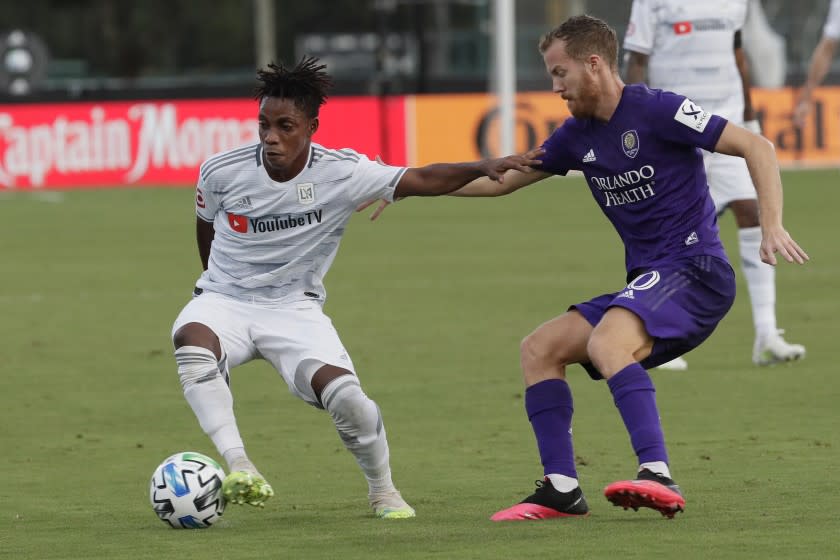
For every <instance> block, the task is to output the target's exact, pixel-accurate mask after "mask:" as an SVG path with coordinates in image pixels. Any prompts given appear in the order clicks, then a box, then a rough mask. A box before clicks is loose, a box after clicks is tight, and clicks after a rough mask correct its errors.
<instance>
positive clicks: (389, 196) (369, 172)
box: [350, 154, 407, 204]
mask: <svg viewBox="0 0 840 560" xmlns="http://www.w3.org/2000/svg"><path fill="white" fill-rule="evenodd" d="M406 169H407V168H406V167H395V166H392V165H384V164H381V163H378V162H375V161H371V160H370V159H369V158H368V157H367V156H365V155H363V154H359V161H358V163H357V164H356V170H355V171H354V172H353V185H352V188H351V189H350V199H351V201H352V202H353V204H361V203H362V202H367V201H369V200H375V199H377V198H381V199H383V200H387V201H389V202H393V201H394V189H395V188H396V187H397V183H399V182H400V179H401V178H402V176H403V174H404V173H405V172H406Z"/></svg>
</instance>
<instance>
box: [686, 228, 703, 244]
mask: <svg viewBox="0 0 840 560" xmlns="http://www.w3.org/2000/svg"><path fill="white" fill-rule="evenodd" d="M699 242H700V238H699V237H697V232H696V231H692V232H691V235H689V236H688V237H686V238H685V244H686V245H694V244H695V243H699Z"/></svg>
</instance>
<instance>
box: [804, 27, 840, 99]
mask: <svg viewBox="0 0 840 560" xmlns="http://www.w3.org/2000/svg"><path fill="white" fill-rule="evenodd" d="M836 49H837V41H836V40H834V39H827V38H823V39H822V40H820V42H819V44H818V45H817V48H816V49H814V55H813V57H812V58H811V64H810V66H809V68H808V78H807V80H806V82H805V86H804V87H803V88H802V91H801V92H800V99H810V98H811V95H812V94H813V92H814V89H816V87H817V86H818V85H820V84H821V83H822V81H823V79H825V75H826V74H827V73H828V69H829V67H830V66H831V59H832V58H833V57H834V51H835V50H836Z"/></svg>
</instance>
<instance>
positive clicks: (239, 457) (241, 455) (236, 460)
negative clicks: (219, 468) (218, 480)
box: [222, 447, 259, 474]
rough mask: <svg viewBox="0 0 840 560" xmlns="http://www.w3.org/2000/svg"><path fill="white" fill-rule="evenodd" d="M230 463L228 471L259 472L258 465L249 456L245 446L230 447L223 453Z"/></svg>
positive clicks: (226, 460)
mask: <svg viewBox="0 0 840 560" xmlns="http://www.w3.org/2000/svg"><path fill="white" fill-rule="evenodd" d="M222 456H223V457H224V458H225V462H226V463H227V465H228V472H233V471H245V472H249V473H254V474H259V471H258V470H257V467H255V466H254V463H252V462H251V460H250V459H249V458H248V455H247V454H246V453H245V448H244V447H234V448H232V449H228V450H227V451H225V452H224V454H223V455H222Z"/></svg>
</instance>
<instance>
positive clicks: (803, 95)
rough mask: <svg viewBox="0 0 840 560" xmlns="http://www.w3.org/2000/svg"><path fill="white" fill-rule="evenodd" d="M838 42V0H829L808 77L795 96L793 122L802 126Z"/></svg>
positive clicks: (839, 29)
mask: <svg viewBox="0 0 840 560" xmlns="http://www.w3.org/2000/svg"><path fill="white" fill-rule="evenodd" d="M838 42H840V0H831V5H830V6H829V8H828V16H827V17H826V19H825V24H824V25H823V32H822V38H820V42H819V43H817V46H816V47H815V48H814V53H813V54H812V55H811V64H810V65H809V67H808V77H807V79H806V80H805V84H804V85H803V86H802V89H801V90H800V91H799V95H798V96H797V98H796V105H795V106H794V110H793V122H794V123H795V124H796V125H797V126H799V127H802V126H804V124H805V117H807V116H808V113H810V112H811V106H812V105H813V103H814V100H813V99H812V95H813V94H814V90H815V89H816V88H817V86H819V85H820V84H821V83H822V81H823V80H824V79H825V75H826V74H827V73H828V70H829V68H831V59H832V58H834V53H835V52H836V51H837V43H838Z"/></svg>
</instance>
